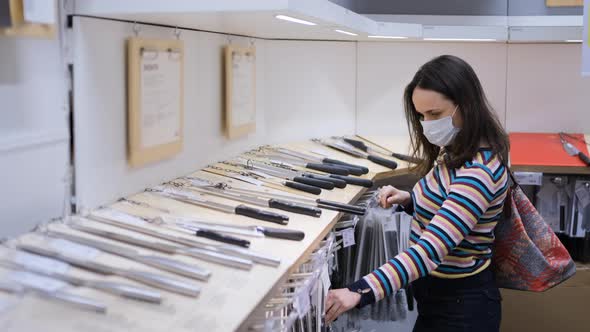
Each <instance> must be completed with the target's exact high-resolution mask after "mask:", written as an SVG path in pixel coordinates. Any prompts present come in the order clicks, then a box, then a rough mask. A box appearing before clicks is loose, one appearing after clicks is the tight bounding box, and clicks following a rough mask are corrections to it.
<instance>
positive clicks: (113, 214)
mask: <svg viewBox="0 0 590 332" xmlns="http://www.w3.org/2000/svg"><path fill="white" fill-rule="evenodd" d="M92 215H94V216H96V217H99V218H104V219H111V220H116V221H120V222H123V223H126V224H131V225H139V226H145V224H146V223H147V222H146V221H145V220H143V219H141V218H139V217H136V216H132V215H130V214H127V213H125V212H120V211H117V210H112V209H101V210H98V211H93V212H92Z"/></svg>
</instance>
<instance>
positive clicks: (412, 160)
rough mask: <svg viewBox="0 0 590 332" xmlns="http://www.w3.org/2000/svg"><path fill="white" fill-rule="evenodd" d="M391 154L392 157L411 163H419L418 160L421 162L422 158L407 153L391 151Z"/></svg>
mask: <svg viewBox="0 0 590 332" xmlns="http://www.w3.org/2000/svg"><path fill="white" fill-rule="evenodd" d="M391 156H392V157H394V158H397V159H399V160H403V161H407V162H409V163H413V164H419V163H420V162H422V159H420V158H415V157H412V156H408V155H405V154H401V153H395V152H392V153H391Z"/></svg>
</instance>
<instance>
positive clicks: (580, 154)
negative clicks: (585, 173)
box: [578, 152, 590, 166]
mask: <svg viewBox="0 0 590 332" xmlns="http://www.w3.org/2000/svg"><path fill="white" fill-rule="evenodd" d="M578 157H579V158H580V159H581V160H582V161H583V162H585V163H586V166H590V158H588V156H587V155H585V154H584V153H583V152H578Z"/></svg>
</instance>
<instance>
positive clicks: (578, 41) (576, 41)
mask: <svg viewBox="0 0 590 332" xmlns="http://www.w3.org/2000/svg"><path fill="white" fill-rule="evenodd" d="M565 42H566V43H581V42H582V40H581V39H568V40H566V41H565Z"/></svg>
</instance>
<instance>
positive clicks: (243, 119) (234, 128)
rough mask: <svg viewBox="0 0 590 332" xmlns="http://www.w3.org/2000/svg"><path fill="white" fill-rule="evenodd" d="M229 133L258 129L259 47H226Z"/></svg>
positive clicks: (244, 133) (238, 134) (232, 136)
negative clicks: (257, 86) (257, 75)
mask: <svg viewBox="0 0 590 332" xmlns="http://www.w3.org/2000/svg"><path fill="white" fill-rule="evenodd" d="M224 115H225V132H226V135H227V137H229V138H230V139H233V138H238V137H242V136H245V135H247V134H250V133H253V132H255V131H256V49H255V48H254V47H240V46H236V45H231V44H230V45H227V46H226V47H225V114H224Z"/></svg>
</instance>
